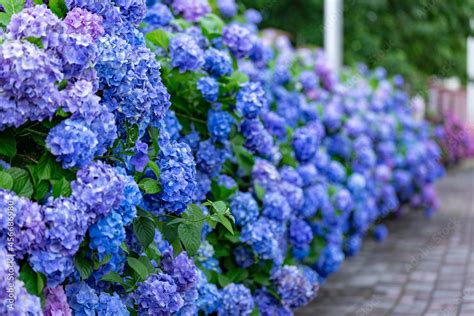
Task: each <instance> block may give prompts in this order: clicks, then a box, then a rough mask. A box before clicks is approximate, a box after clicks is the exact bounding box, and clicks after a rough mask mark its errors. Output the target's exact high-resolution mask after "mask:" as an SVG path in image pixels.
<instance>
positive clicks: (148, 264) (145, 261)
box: [138, 256, 155, 273]
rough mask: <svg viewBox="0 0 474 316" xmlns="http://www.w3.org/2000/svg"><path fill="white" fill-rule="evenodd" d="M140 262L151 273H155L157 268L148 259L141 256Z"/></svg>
mask: <svg viewBox="0 0 474 316" xmlns="http://www.w3.org/2000/svg"><path fill="white" fill-rule="evenodd" d="M138 260H140V262H141V263H143V265H144V266H145V267H146V268H147V270H148V272H149V273H153V272H154V271H155V267H154V266H153V264H152V263H151V261H150V259H149V258H148V257H145V256H141V257H140V258H138Z"/></svg>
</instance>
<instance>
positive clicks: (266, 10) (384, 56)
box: [243, 0, 474, 96]
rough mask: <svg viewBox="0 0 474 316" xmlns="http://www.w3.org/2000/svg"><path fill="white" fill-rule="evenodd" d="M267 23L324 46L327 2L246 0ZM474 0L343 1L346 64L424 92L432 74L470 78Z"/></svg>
mask: <svg viewBox="0 0 474 316" xmlns="http://www.w3.org/2000/svg"><path fill="white" fill-rule="evenodd" d="M243 2H244V3H245V5H246V6H247V7H253V8H256V9H259V10H261V12H262V15H263V18H264V21H263V23H262V26H263V27H273V28H278V29H281V30H284V31H287V32H288V33H290V34H291V35H292V40H293V42H294V43H295V44H296V45H298V46H306V45H316V46H320V47H322V46H323V33H324V32H323V30H324V29H323V25H324V20H323V12H324V0H244V1H243ZM470 18H472V19H474V0H345V1H344V63H345V64H346V65H355V64H356V63H358V62H363V63H365V64H367V65H368V66H369V67H371V68H373V67H376V66H383V67H385V68H386V69H387V70H388V72H389V74H392V75H393V74H397V73H399V74H402V75H404V77H405V78H406V79H407V82H408V83H409V87H410V89H411V92H412V93H413V94H416V93H421V94H422V95H425V96H426V87H427V85H426V83H427V80H428V79H429V78H430V77H431V76H437V77H440V78H448V77H452V76H456V77H459V78H461V80H462V81H463V82H465V81H466V39H467V36H468V34H469V32H470V26H469V19H470Z"/></svg>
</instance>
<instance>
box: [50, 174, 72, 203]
mask: <svg viewBox="0 0 474 316" xmlns="http://www.w3.org/2000/svg"><path fill="white" fill-rule="evenodd" d="M52 193H53V197H55V198H58V197H60V196H64V197H68V196H70V195H71V193H72V190H71V184H70V183H69V181H67V180H66V179H65V178H61V179H59V180H57V181H55V182H54V184H53V192H52Z"/></svg>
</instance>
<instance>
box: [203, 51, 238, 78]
mask: <svg viewBox="0 0 474 316" xmlns="http://www.w3.org/2000/svg"><path fill="white" fill-rule="evenodd" d="M204 69H205V70H206V71H207V72H208V73H209V74H210V75H211V76H214V77H221V76H228V75H230V74H231V73H232V60H231V59H230V56H229V54H228V53H227V52H226V51H221V50H218V49H215V48H209V49H208V50H206V52H205V53H204Z"/></svg>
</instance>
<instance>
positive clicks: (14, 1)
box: [0, 0, 25, 26]
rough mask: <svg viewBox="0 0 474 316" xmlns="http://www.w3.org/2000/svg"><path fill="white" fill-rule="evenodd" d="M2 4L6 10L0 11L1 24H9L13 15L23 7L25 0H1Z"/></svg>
mask: <svg viewBox="0 0 474 316" xmlns="http://www.w3.org/2000/svg"><path fill="white" fill-rule="evenodd" d="M0 5H1V6H2V7H3V10H4V11H5V12H0V25H3V26H7V25H8V23H9V22H10V18H11V16H12V15H13V14H15V13H18V12H20V11H21V10H22V9H23V6H24V5H25V0H0Z"/></svg>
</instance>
